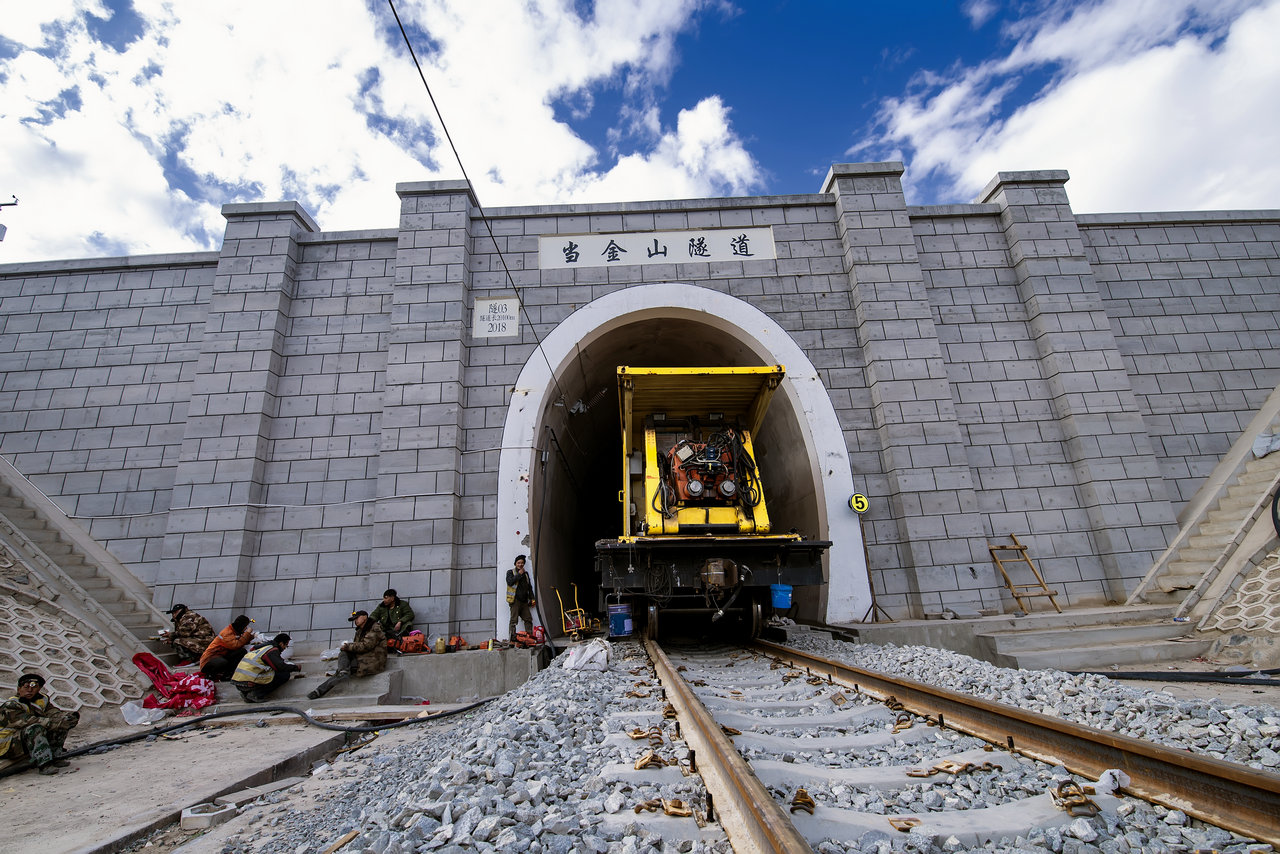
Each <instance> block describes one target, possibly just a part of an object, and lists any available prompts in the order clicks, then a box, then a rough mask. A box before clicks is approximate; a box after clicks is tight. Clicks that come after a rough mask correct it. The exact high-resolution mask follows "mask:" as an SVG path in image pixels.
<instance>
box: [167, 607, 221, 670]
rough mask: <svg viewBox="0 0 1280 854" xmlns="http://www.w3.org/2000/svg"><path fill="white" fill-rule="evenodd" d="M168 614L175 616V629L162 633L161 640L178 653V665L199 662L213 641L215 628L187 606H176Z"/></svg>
mask: <svg viewBox="0 0 1280 854" xmlns="http://www.w3.org/2000/svg"><path fill="white" fill-rule="evenodd" d="M165 613H166V614H171V615H172V616H173V629H172V630H170V631H163V632H161V633H160V640H162V641H164V642H165V643H167V644H169V645H170V646H172V647H173V648H174V649H176V650H177V651H178V664H190V663H192V662H193V661H199V660H200V656H202V655H204V651H205V650H206V649H208V647H209V642H210V641H212V640H213V626H211V625H209V621H208V620H206V619H205V618H204V617H202V616H200V615H199V614H197V613H196V612H195V611H192V610H191V609H190V608H188V607H187V606H186V605H174V606H173V607H172V608H170V609H169V610H168V611H165Z"/></svg>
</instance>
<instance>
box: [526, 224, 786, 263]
mask: <svg viewBox="0 0 1280 854" xmlns="http://www.w3.org/2000/svg"><path fill="white" fill-rule="evenodd" d="M777 257H778V256H777V250H776V249H775V248H774V245H773V229H772V228H769V227H768V226H765V227H763V228H704V229H698V230H689V231H633V232H627V233H625V234H551V235H543V236H542V237H539V238H538V266H539V267H540V268H541V269H543V270H555V269H566V268H570V269H571V268H573V267H613V266H618V267H629V266H632V265H635V264H696V263H699V262H703V263H714V262H718V261H759V260H766V261H771V260H773V259H775V258H777Z"/></svg>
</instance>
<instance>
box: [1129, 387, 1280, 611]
mask: <svg viewBox="0 0 1280 854" xmlns="http://www.w3.org/2000/svg"><path fill="white" fill-rule="evenodd" d="M1277 433H1280V385H1278V386H1276V388H1275V389H1274V390H1273V391H1272V392H1271V394H1270V395H1269V396H1268V398H1267V400H1266V402H1265V403H1263V405H1262V406H1261V407H1259V409H1258V411H1257V412H1256V413H1255V415H1254V417H1253V418H1252V419H1251V420H1250V422H1249V424H1248V425H1247V426H1246V427H1245V428H1244V430H1243V431H1242V432H1241V434H1240V436H1239V437H1238V438H1237V439H1236V441H1235V443H1234V444H1232V446H1231V448H1230V449H1229V450H1228V451H1227V453H1226V454H1224V455H1223V457H1222V459H1221V460H1220V461H1219V462H1218V465H1217V466H1216V467H1215V468H1214V470H1213V472H1212V473H1210V475H1209V476H1208V477H1206V478H1205V479H1204V482H1203V484H1202V485H1201V487H1200V489H1199V490H1198V491H1197V492H1196V494H1195V495H1194V496H1193V497H1192V499H1191V500H1190V501H1189V502H1187V506H1186V507H1185V508H1184V509H1183V511H1182V512H1181V513H1179V515H1178V518H1179V521H1180V522H1181V523H1182V527H1181V529H1180V530H1179V531H1178V533H1177V535H1176V536H1175V537H1174V539H1173V542H1171V543H1170V545H1169V548H1168V549H1166V550H1165V552H1164V553H1163V554H1162V555H1160V557H1159V558H1157V559H1156V562H1155V563H1154V564H1153V565H1152V566H1151V569H1150V570H1148V572H1147V574H1146V576H1145V577H1144V578H1143V579H1142V581H1141V582H1140V583H1139V584H1138V586H1137V587H1136V588H1135V589H1134V591H1133V592H1132V593H1131V594H1130V595H1129V598H1128V600H1127V601H1126V603H1125V604H1126V605H1138V604H1166V605H1175V606H1177V608H1178V616H1186V617H1191V618H1193V619H1197V620H1199V619H1201V618H1202V617H1203V616H1204V615H1205V613H1206V612H1208V611H1212V609H1213V608H1214V606H1215V602H1216V600H1217V598H1218V597H1220V596H1222V595H1223V594H1224V593H1226V592H1228V591H1229V590H1230V589H1231V586H1232V584H1233V583H1234V582H1235V581H1236V579H1237V577H1238V576H1240V575H1241V574H1242V573H1244V574H1247V573H1248V572H1249V570H1250V568H1251V567H1252V566H1254V565H1255V564H1256V562H1257V560H1258V559H1259V558H1260V557H1261V556H1262V555H1263V554H1265V552H1266V551H1268V550H1269V548H1268V544H1269V543H1270V544H1271V546H1270V547H1271V548H1274V544H1273V541H1274V538H1275V529H1274V528H1273V526H1272V523H1271V496H1272V495H1273V494H1274V493H1275V491H1276V490H1277V489H1280V451H1271V452H1270V453H1267V454H1266V456H1262V457H1257V456H1255V454H1254V447H1255V444H1258V445H1259V446H1260V447H1262V448H1263V449H1265V447H1266V445H1268V444H1269V442H1270V440H1271V438H1272V437H1273V436H1274V435H1276V434H1277ZM1259 453H1262V450H1260V451H1259Z"/></svg>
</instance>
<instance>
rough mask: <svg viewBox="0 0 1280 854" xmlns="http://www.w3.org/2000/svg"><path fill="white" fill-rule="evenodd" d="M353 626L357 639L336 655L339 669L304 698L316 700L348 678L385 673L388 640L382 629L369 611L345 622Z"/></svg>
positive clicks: (359, 612) (357, 612)
mask: <svg viewBox="0 0 1280 854" xmlns="http://www.w3.org/2000/svg"><path fill="white" fill-rule="evenodd" d="M347 622H349V623H355V624H356V636H355V638H353V639H352V640H349V641H347V642H346V643H344V644H343V645H342V647H341V649H340V651H339V652H338V669H337V670H336V671H334V673H333V674H332V675H331V676H330V677H329V678H328V679H326V680H324V681H323V682H321V683H320V687H318V688H316V689H315V690H314V691H312V692H311V693H309V694H307V698H308V699H311V700H318V699H320V698H321V697H323V696H324V695H325V694H328V693H329V691H330V690H331V689H332V688H333V686H334V685H337V684H338V683H339V682H341V681H342V680H343V679H346V678H348V677H349V676H372V675H373V674H375V673H381V672H382V671H384V670H386V669H387V636H386V635H384V634H383V633H382V626H380V625H378V623H377V621H376V620H374V619H373V618H372V617H370V616H369V612H368V611H356V612H355V613H354V614H352V615H351V616H350V617H348V618H347Z"/></svg>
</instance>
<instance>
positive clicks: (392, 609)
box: [369, 589, 413, 638]
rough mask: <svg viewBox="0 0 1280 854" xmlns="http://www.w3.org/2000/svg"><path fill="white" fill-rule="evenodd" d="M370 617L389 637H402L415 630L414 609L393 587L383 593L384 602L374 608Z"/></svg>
mask: <svg viewBox="0 0 1280 854" xmlns="http://www.w3.org/2000/svg"><path fill="white" fill-rule="evenodd" d="M369 619H371V620H373V621H374V622H375V623H377V624H378V625H379V626H381V627H382V633H383V634H384V635H386V636H387V637H388V638H402V637H404V636H405V635H407V634H409V632H411V631H413V609H412V608H410V607H409V603H408V602H406V601H404V600H403V599H401V598H400V597H399V596H397V595H396V591H395V590H392V589H389V590H387V591H386V592H385V593H383V594H382V604H381V605H379V606H378V607H376V608H374V609H373V613H372V614H370V615H369Z"/></svg>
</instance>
